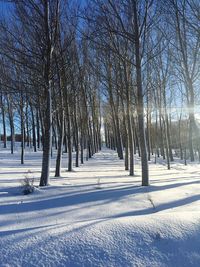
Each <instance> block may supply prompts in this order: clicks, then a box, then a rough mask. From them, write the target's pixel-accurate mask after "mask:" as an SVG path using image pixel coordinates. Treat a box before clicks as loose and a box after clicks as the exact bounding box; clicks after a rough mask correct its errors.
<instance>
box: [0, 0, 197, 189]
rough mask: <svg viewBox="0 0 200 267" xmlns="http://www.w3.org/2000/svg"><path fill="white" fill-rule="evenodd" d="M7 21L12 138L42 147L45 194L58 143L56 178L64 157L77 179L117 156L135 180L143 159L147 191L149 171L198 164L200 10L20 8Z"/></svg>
mask: <svg viewBox="0 0 200 267" xmlns="http://www.w3.org/2000/svg"><path fill="white" fill-rule="evenodd" d="M10 2H12V3H11V4H10V5H11V10H10V13H9V16H4V18H2V20H1V25H0V27H1V31H0V53H1V69H0V72H1V77H2V78H1V84H0V94H1V99H0V100H1V102H0V104H1V106H0V108H1V115H2V125H3V136H4V138H3V139H4V146H6V118H7V119H8V121H9V126H10V133H11V150H12V152H13V143H14V136H15V126H16V127H19V128H20V131H21V138H22V139H21V141H22V153H21V155H22V156H21V162H22V163H23V161H24V147H25V141H26V142H27V143H28V145H29V144H30V143H31V142H32V145H33V147H34V150H35V151H36V150H37V148H39V147H40V146H42V148H43V160H42V172H41V180H40V185H41V186H44V185H47V184H48V183H49V170H50V156H51V151H52V141H53V143H54V144H55V146H56V148H57V161H56V176H60V168H61V158H62V153H63V150H65V152H67V153H68V170H69V171H71V170H72V150H73V149H74V150H75V151H76V166H78V165H79V158H80V160H81V163H83V161H84V149H87V158H89V157H91V156H92V155H93V154H94V153H95V152H97V151H98V150H99V149H101V129H102V124H103V127H104V132H105V143H106V145H107V147H109V148H112V149H117V153H118V155H119V158H120V159H124V162H125V169H126V170H129V172H130V175H134V154H135V153H136V152H138V154H139V155H140V157H141V169H142V185H144V186H147V185H149V170H148V161H149V160H150V159H151V155H154V156H155V160H156V157H159V156H160V155H161V156H162V157H163V158H164V159H165V158H166V161H167V166H168V169H169V168H170V161H173V157H174V152H175V149H176V150H177V151H178V153H179V155H180V158H181V159H183V158H185V162H186V158H187V154H188V153H189V156H190V160H191V161H194V159H195V153H196V151H197V152H199V150H200V147H199V129H198V124H197V122H196V120H195V107H196V104H197V101H198V90H199V88H198V83H199V67H200V60H199V57H200V53H199V52H200V51H199V50H200V32H199V26H200V25H199V24H200V17H199V11H200V4H199V1H198V0H167V1H165V2H164V1H158V0H98V1H92V2H91V1H89V2H88V4H86V3H85V2H84V1H83V2H82V3H80V4H78V2H76V1H65V0H21V1H17V0H15V1H14V0H13V1H10Z"/></svg>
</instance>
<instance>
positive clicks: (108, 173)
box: [0, 148, 200, 267]
mask: <svg viewBox="0 0 200 267" xmlns="http://www.w3.org/2000/svg"><path fill="white" fill-rule="evenodd" d="M41 155H42V154H41V152H37V153H34V152H31V151H29V152H26V160H25V164H24V165H20V151H17V152H15V154H14V155H11V154H10V153H9V151H8V150H5V149H2V148H1V151H0V267H33V266H34V267H61V266H62V267H65V266H66V267H78V266H85V267H90V266H91V267H93V266H98V267H99V266H102V267H112V266H113V267H118V266H123V267H126V266H127V267H128V266H137V267H143V266H144V267H146V266H149V267H162V266H163V267H165V266H171V267H179V266H180V267H184V266H185V267H190V266H198V267H199V266H200V168H199V167H200V166H199V164H197V163H194V164H191V165H188V166H184V164H183V163H182V162H180V161H178V160H175V162H174V163H173V164H172V168H171V170H167V169H166V166H165V164H164V162H163V161H162V160H160V161H159V163H157V164H154V160H153V159H152V162H150V177H151V185H150V186H149V187H142V186H141V166H140V161H139V159H138V158H137V159H136V162H135V176H134V177H130V176H129V175H128V171H125V170H124V162H123V161H122V160H119V159H118V158H117V155H116V152H114V151H111V150H108V149H105V148H104V149H103V150H102V151H101V152H99V153H97V154H96V155H94V156H93V158H92V159H90V160H89V161H87V162H85V164H84V165H81V166H80V167H79V168H75V167H74V171H73V172H67V171H66V166H67V159H66V156H64V158H63V168H62V177H60V178H54V171H55V155H54V156H53V159H52V169H51V185H50V186H48V187H42V188H37V189H36V190H35V191H34V193H33V194H30V195H23V194H22V193H21V191H20V190H21V189H20V180H23V179H24V177H25V176H29V177H34V178H35V180H36V182H35V184H36V185H38V182H39V177H40V169H41ZM29 170H30V171H31V173H29V174H27V173H28V172H29Z"/></svg>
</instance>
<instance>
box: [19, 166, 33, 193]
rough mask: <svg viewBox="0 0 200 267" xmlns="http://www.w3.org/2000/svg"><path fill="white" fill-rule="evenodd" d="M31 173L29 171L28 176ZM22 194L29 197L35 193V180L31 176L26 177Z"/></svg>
mask: <svg viewBox="0 0 200 267" xmlns="http://www.w3.org/2000/svg"><path fill="white" fill-rule="evenodd" d="M30 173H31V172H30V171H29V172H28V174H30ZM21 187H22V193H23V194H24V195H28V194H31V193H33V191H34V190H35V186H34V178H29V175H26V176H25V178H24V180H23V181H22V186H21Z"/></svg>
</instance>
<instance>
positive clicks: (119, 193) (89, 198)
mask: <svg viewBox="0 0 200 267" xmlns="http://www.w3.org/2000/svg"><path fill="white" fill-rule="evenodd" d="M196 183H199V182H196V181H193V182H189V183H177V184H170V185H164V186H150V187H149V188H146V187H141V186H140V187H138V186H131V187H124V188H118V189H109V190H103V189H101V190H99V191H92V192H86V193H79V194H75V195H66V193H64V194H63V195H62V196H58V197H57V196H56V197H55V198H50V199H44V200H39V201H34V202H28V203H20V204H10V205H9V204H6V205H1V206H0V214H10V213H16V212H29V211H37V210H38V211H40V210H45V209H51V208H59V207H65V206H73V205H79V204H85V203H92V202H98V201H102V202H103V201H105V202H107V201H110V202H115V201H117V200H118V199H120V198H123V197H127V196H128V195H132V194H133V195H134V194H139V193H147V192H154V191H159V190H166V189H170V188H176V187H178V186H184V185H188V184H196ZM72 194H73V193H72ZM197 200H200V195H195V196H192V197H188V198H186V199H183V200H177V201H174V202H171V203H166V204H162V205H160V206H158V207H157V209H158V210H159V211H160V210H165V209H169V208H173V207H176V206H182V205H186V204H189V203H191V202H194V201H197ZM102 204H103V203H102ZM92 205H94V203H93V204H92ZM149 213H152V208H151V209H147V210H141V211H136V212H130V215H131V214H132V215H142V214H149ZM128 214H129V213H128ZM128 214H127V215H122V216H128Z"/></svg>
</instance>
